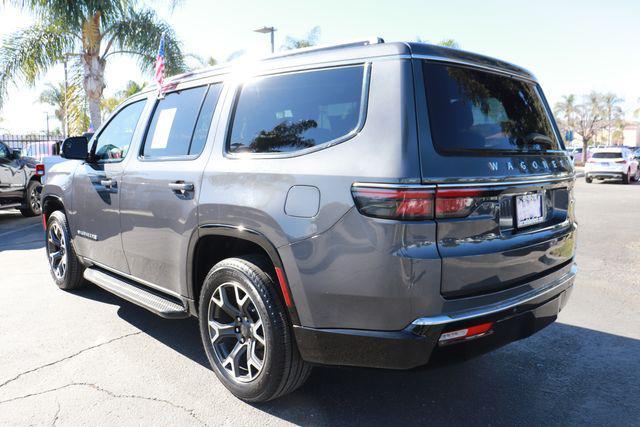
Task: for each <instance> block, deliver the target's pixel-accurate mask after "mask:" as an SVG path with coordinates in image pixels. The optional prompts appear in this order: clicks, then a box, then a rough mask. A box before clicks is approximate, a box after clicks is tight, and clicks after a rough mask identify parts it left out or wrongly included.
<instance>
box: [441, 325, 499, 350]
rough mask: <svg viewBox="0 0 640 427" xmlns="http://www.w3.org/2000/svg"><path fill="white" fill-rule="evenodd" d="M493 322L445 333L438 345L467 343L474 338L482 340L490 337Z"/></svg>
mask: <svg viewBox="0 0 640 427" xmlns="http://www.w3.org/2000/svg"><path fill="white" fill-rule="evenodd" d="M492 328H493V322H487V323H482V324H480V325H475V326H470V327H468V328H464V329H457V330H455V331H449V332H444V333H443V334H442V335H440V338H439V339H438V344H440V345H445V344H451V343H454V342H457V341H466V340H470V339H473V338H480V337H483V336H485V335H489V334H490V333H491V332H492Z"/></svg>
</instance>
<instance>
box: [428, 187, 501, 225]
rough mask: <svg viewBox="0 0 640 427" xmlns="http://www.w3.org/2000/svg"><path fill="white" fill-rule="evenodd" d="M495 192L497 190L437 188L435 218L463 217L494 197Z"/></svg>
mask: <svg viewBox="0 0 640 427" xmlns="http://www.w3.org/2000/svg"><path fill="white" fill-rule="evenodd" d="M497 194H498V192H497V191H493V190H482V189H477V190H476V189H471V190H469V189H451V190H440V189H438V191H437V193H436V218H464V217H466V216H468V215H469V214H470V213H471V212H473V209H475V208H476V206H478V205H479V204H480V203H482V202H483V201H486V200H491V199H495V196H497Z"/></svg>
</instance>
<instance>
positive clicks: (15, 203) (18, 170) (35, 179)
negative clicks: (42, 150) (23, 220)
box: [0, 142, 42, 216]
mask: <svg viewBox="0 0 640 427" xmlns="http://www.w3.org/2000/svg"><path fill="white" fill-rule="evenodd" d="M41 173H42V169H41V165H38V163H37V162H36V161H35V159H33V158H30V157H23V156H22V155H21V153H20V150H12V149H11V148H9V146H8V145H6V144H5V143H3V142H0V209H19V210H20V212H21V213H22V215H24V216H36V215H40V211H41V207H40V191H41V189H42V185H41V183H40V176H41Z"/></svg>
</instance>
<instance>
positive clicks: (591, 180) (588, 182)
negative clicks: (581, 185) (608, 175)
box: [584, 176, 593, 184]
mask: <svg viewBox="0 0 640 427" xmlns="http://www.w3.org/2000/svg"><path fill="white" fill-rule="evenodd" d="M584 180H585V181H587V184H591V183H592V182H593V178H591V177H590V176H588V177H586V178H585V179H584Z"/></svg>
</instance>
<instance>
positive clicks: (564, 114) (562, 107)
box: [553, 94, 576, 133]
mask: <svg viewBox="0 0 640 427" xmlns="http://www.w3.org/2000/svg"><path fill="white" fill-rule="evenodd" d="M553 113H554V114H555V115H556V116H557V117H558V119H560V120H559V122H560V125H561V127H563V128H564V129H563V131H564V133H566V131H567V130H570V129H571V130H572V129H573V128H575V120H576V96H575V95H573V94H571V95H564V96H563V97H562V99H561V100H560V101H558V102H556V105H554V107H553Z"/></svg>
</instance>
